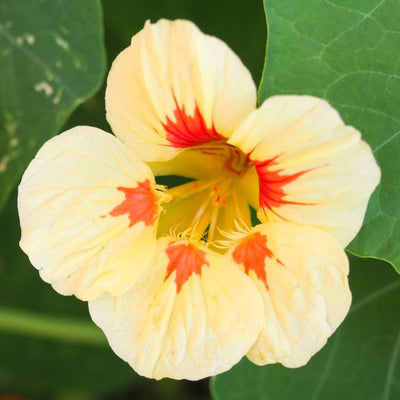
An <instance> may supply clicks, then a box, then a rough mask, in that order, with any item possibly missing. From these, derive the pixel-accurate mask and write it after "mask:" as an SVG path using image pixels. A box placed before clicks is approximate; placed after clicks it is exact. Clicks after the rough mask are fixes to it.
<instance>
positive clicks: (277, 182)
mask: <svg viewBox="0 0 400 400" xmlns="http://www.w3.org/2000/svg"><path fill="white" fill-rule="evenodd" d="M278 157H279V155H278V156H276V157H274V158H271V159H270V160H265V161H257V160H254V161H253V164H254V165H255V167H256V171H257V174H258V181H259V189H260V194H259V203H260V207H261V208H264V207H266V208H268V209H270V210H272V208H273V207H275V208H278V207H281V206H282V205H285V204H297V205H304V206H310V205H315V204H316V203H303V202H298V201H291V200H286V199H285V196H286V195H287V192H286V191H285V186H286V185H288V184H289V183H291V182H293V181H295V180H296V179H298V178H300V177H301V176H302V175H304V174H306V173H307V172H310V171H313V170H315V169H318V168H321V167H324V166H325V165H321V166H317V167H314V168H309V169H305V170H303V171H299V172H295V173H292V174H284V173H283V171H284V169H276V170H272V168H273V167H274V166H276V165H277V162H276V160H277V158H278Z"/></svg>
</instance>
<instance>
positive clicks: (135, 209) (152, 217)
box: [110, 179, 158, 227]
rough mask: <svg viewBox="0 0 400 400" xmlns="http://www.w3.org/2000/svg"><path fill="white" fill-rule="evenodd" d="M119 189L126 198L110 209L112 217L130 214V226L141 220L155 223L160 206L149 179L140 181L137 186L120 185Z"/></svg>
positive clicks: (147, 223) (148, 223)
mask: <svg viewBox="0 0 400 400" xmlns="http://www.w3.org/2000/svg"><path fill="white" fill-rule="evenodd" d="M117 189H118V190H119V191H121V192H123V193H124V194H125V200H124V201H123V202H122V203H121V204H119V205H118V206H116V207H115V208H114V209H113V210H111V211H110V215H111V216H112V217H118V216H119V215H124V214H128V217H129V219H130V223H129V227H131V226H133V225H135V224H136V223H138V222H140V221H142V222H144V223H145V224H146V225H153V224H154V222H155V221H156V219H157V215H158V206H157V199H156V195H155V193H154V190H153V189H152V187H151V184H150V181H149V180H148V179H146V180H145V181H143V182H139V183H138V185H137V187H135V188H127V187H122V186H119V187H117Z"/></svg>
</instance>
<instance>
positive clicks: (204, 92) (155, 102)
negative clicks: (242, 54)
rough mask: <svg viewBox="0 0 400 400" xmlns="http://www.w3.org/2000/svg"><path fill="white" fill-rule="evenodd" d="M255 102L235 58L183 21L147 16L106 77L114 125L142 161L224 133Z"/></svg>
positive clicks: (227, 133) (157, 158)
mask: <svg viewBox="0 0 400 400" xmlns="http://www.w3.org/2000/svg"><path fill="white" fill-rule="evenodd" d="M255 106H256V88H255V85H254V82H253V80H252V78H251V75H250V73H249V71H248V70H247V69H246V67H244V65H243V64H242V62H241V61H240V60H239V58H238V57H237V56H236V55H235V54H234V53H233V51H232V50H230V48H229V47H228V46H227V45H226V44H225V43H224V42H222V41H221V40H219V39H217V38H214V37H211V36H208V35H205V34H203V33H202V32H201V31H200V30H199V29H198V28H197V27H196V26H195V25H194V24H193V23H191V22H189V21H184V20H176V21H167V20H160V21H158V22H157V23H155V24H151V23H149V22H147V23H146V24H145V27H144V28H143V29H142V30H141V31H140V32H139V33H138V34H136V35H135V36H134V37H133V38H132V42H131V45H130V46H129V47H128V48H127V49H125V50H124V51H123V52H122V53H121V54H120V55H119V56H118V57H117V58H116V60H115V61H114V63H113V65H112V68H111V71H110V74H109V77H108V82H107V91H106V109H107V119H108V121H109V123H110V125H111V127H112V129H113V132H114V133H115V134H116V136H117V137H119V138H120V139H122V140H123V141H124V142H125V143H126V144H127V145H128V146H130V147H131V148H133V149H134V150H135V152H136V153H137V154H138V155H139V156H140V157H141V158H142V159H144V160H146V161H162V160H167V159H170V158H172V157H173V156H174V155H176V154H177V152H178V151H179V150H181V149H183V148H187V147H191V146H194V145H198V144H201V143H207V142H209V141H215V140H220V139H221V138H224V137H228V136H230V134H231V133H232V132H233V130H234V129H235V128H236V127H237V126H238V125H239V124H240V123H241V122H242V121H243V119H244V118H245V117H246V116H247V115H248V114H249V113H250V112H251V111H252V110H254V109H255Z"/></svg>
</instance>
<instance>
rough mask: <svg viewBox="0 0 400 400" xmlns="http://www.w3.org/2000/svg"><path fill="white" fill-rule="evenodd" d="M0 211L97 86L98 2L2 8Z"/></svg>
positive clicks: (5, 4) (100, 72) (100, 57)
mask: <svg viewBox="0 0 400 400" xmlns="http://www.w3.org/2000/svg"><path fill="white" fill-rule="evenodd" d="M0 60H1V62H0V188H1V189H0V208H1V207H2V206H4V204H5V202H6V199H7V197H8V195H9V193H10V192H11V190H12V189H13V188H14V187H15V185H16V184H17V183H18V181H19V179H20V176H21V173H22V172H23V170H24V169H25V167H26V166H27V164H28V162H29V161H30V160H31V159H32V158H33V156H34V155H35V153H36V152H37V150H38V148H39V147H40V146H41V145H42V144H43V142H45V141H46V140H47V139H49V138H50V137H51V136H53V135H55V134H56V133H58V132H59V130H60V128H61V127H62V125H63V124H64V123H65V121H66V119H67V118H68V116H69V115H70V114H71V112H72V111H73V110H74V109H75V108H76V107H77V106H78V104H80V103H82V101H84V100H85V99H87V98H88V97H89V96H91V95H92V94H93V93H94V92H95V91H96V90H97V89H98V88H99V86H100V84H101V82H102V80H103V76H104V70H105V54H104V48H103V28H102V13H101V7H100V3H99V0H86V1H83V2H78V1H69V0H57V1H56V0H41V1H15V0H2V1H1V2H0Z"/></svg>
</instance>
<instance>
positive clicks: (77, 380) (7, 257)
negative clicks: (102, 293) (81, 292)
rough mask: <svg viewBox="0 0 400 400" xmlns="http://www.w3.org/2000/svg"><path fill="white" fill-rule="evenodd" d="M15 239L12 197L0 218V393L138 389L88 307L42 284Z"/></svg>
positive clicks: (39, 394) (41, 395)
mask: <svg viewBox="0 0 400 400" xmlns="http://www.w3.org/2000/svg"><path fill="white" fill-rule="evenodd" d="M19 238H20V228H19V223H18V215H17V207H16V193H15V192H14V194H13V195H12V196H11V197H10V199H9V202H8V204H7V206H6V207H5V209H4V211H3V213H1V214H0V354H1V357H0V391H1V392H3V393H4V391H7V392H9V393H20V394H21V395H25V396H26V395H28V396H29V397H30V396H32V398H40V399H42V398H47V395H49V394H54V393H57V394H58V393H63V392H65V393H74V394H76V393H89V394H101V393H107V392H109V391H114V390H121V389H123V388H126V387H127V386H128V385H129V386H132V385H138V384H141V383H142V382H143V381H144V379H142V378H140V377H138V376H137V375H136V374H135V372H134V371H133V370H132V369H131V368H130V367H129V366H128V364H126V363H125V362H124V361H122V360H121V359H120V358H118V357H117V356H116V355H115V354H114V353H113V352H112V351H111V349H110V347H109V346H108V344H107V341H106V339H105V337H104V335H103V333H102V332H101V331H100V329H98V328H97V327H96V326H95V325H94V323H93V322H92V321H91V320H90V317H89V313H88V310H87V303H85V302H81V301H78V300H77V299H76V298H74V297H65V296H61V295H59V294H58V293H56V292H55V291H54V290H53V289H52V287H51V286H50V285H48V284H47V283H45V282H43V281H42V280H41V279H40V277H39V274H38V271H37V270H36V269H35V268H34V267H32V266H31V264H30V262H29V260H28V258H27V257H26V255H25V254H24V253H23V252H22V251H21V250H20V249H19V247H18V241H19ZM96 398H97V397H96Z"/></svg>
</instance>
